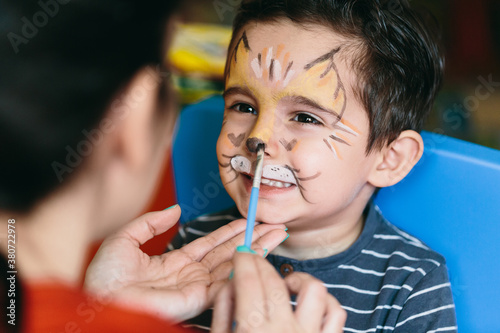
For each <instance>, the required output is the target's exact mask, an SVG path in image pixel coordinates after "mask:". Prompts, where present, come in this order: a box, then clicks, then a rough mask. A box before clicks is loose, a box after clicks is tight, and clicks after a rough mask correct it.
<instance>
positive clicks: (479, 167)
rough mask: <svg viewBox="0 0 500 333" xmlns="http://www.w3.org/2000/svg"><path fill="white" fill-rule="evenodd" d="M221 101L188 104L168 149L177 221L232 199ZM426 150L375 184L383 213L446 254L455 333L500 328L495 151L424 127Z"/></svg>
mask: <svg viewBox="0 0 500 333" xmlns="http://www.w3.org/2000/svg"><path fill="white" fill-rule="evenodd" d="M223 110H224V101H223V99H222V98H221V97H220V96H215V97H211V98H209V99H207V100H204V101H202V102H200V103H198V104H196V105H191V106H188V107H186V108H185V109H184V110H183V111H182V113H181V116H180V119H179V123H178V133H177V135H176V139H175V143H174V148H173V166H174V178H175V182H176V195H177V201H178V203H179V204H180V206H181V208H182V210H183V214H182V217H181V222H185V221H187V220H190V219H192V218H194V217H196V216H198V215H201V214H205V213H208V212H213V211H217V210H220V209H223V208H226V207H229V206H231V205H232V204H233V202H232V200H231V198H230V197H229V196H228V195H227V194H226V192H225V190H224V188H223V186H222V184H221V181H220V178H219V170H218V163H217V158H216V154H215V145H216V141H217V137H218V135H219V132H220V128H221V124H222V117H223ZM422 137H423V139H424V143H425V153H424V155H423V157H422V159H421V160H420V162H419V163H418V164H417V166H416V167H415V168H414V169H413V170H412V171H411V172H410V173H409V175H408V176H407V177H406V178H405V179H403V181H401V182H400V183H398V184H397V185H395V186H392V187H389V188H384V189H381V190H380V191H379V193H378V195H377V197H376V199H375V202H376V203H377V205H378V206H379V207H380V209H381V210H382V212H383V214H384V216H385V217H386V218H387V219H388V220H389V221H391V222H392V223H394V224H395V225H397V226H398V227H400V228H401V229H403V230H405V231H407V232H409V233H411V234H412V235H414V236H416V237H418V238H420V239H421V240H422V241H424V242H425V243H427V244H428V245H429V246H430V247H431V248H433V249H434V250H436V251H438V252H439V253H441V254H443V255H444V256H445V258H446V260H447V263H448V268H449V273H450V280H451V284H452V290H453V295H454V298H455V303H456V310H457V318H458V325H459V331H460V332H481V333H489V332H500V318H498V317H499V315H500V305H499V303H500V245H498V243H499V242H500V151H497V150H494V149H489V148H486V147H482V146H479V145H476V144H472V143H468V142H464V141H461V140H457V139H453V138H450V137H447V136H442V135H438V134H434V133H428V132H423V133H422Z"/></svg>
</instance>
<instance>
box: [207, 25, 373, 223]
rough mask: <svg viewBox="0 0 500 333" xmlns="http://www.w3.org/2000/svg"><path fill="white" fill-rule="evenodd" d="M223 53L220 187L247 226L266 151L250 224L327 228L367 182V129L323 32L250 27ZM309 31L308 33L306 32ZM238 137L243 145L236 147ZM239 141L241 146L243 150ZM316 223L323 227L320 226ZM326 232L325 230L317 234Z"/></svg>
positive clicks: (333, 44) (335, 46) (338, 47)
mask: <svg viewBox="0 0 500 333" xmlns="http://www.w3.org/2000/svg"><path fill="white" fill-rule="evenodd" d="M246 28H247V29H246V31H245V32H244V33H242V35H241V37H240V39H239V40H238V41H236V43H235V44H234V47H233V49H232V50H231V51H230V56H229V58H228V64H227V68H226V73H227V75H226V87H225V92H224V100H225V116H224V125H223V128H222V130H221V134H220V136H219V140H218V143H217V156H218V160H219V165H220V175H221V178H222V182H223V184H224V187H225V188H226V190H227V191H228V193H229V194H230V196H231V197H232V198H233V199H234V201H235V203H236V204H237V206H238V209H239V210H240V212H241V213H242V214H243V216H246V215H245V214H246V213H247V210H248V205H249V197H250V192H251V187H252V179H253V175H252V172H253V171H252V170H253V168H254V163H255V161H256V152H255V149H254V148H252V147H255V146H256V143H258V142H263V143H265V144H266V149H265V158H264V166H263V175H262V177H263V178H262V180H261V187H260V192H259V205H258V209H257V220H258V221H263V222H267V223H280V222H285V223H288V222H290V221H293V222H294V223H295V222H297V223H299V222H298V221H300V223H301V225H302V226H304V228H306V227H305V226H306V225H307V224H308V223H311V221H313V220H312V218H314V223H315V224H316V223H317V224H318V225H323V226H325V225H328V223H327V222H326V220H325V219H327V218H328V217H329V216H332V215H335V214H337V212H339V211H341V210H343V209H344V208H345V207H347V206H349V204H350V201H352V200H353V198H356V196H357V193H358V191H359V190H360V189H361V188H362V187H363V184H364V182H365V181H366V175H367V170H368V168H369V165H370V163H369V162H367V160H368V159H369V158H371V157H367V156H366V153H365V148H366V142H367V137H366V135H365V133H366V132H367V129H368V128H369V127H368V126H369V120H368V118H367V115H366V112H365V111H364V110H363V109H362V107H360V106H359V104H358V103H357V102H356V101H355V98H354V95H353V93H352V90H351V89H347V88H349V87H353V86H355V83H356V81H355V79H356V78H355V77H354V76H352V75H350V72H349V71H350V68H349V66H347V64H346V63H345V62H343V61H342V60H343V59H344V58H340V56H339V54H345V53H343V45H344V43H345V41H343V40H342V39H340V38H337V37H335V38H330V37H328V36H331V34H332V32H331V30H328V29H326V28H325V29H316V28H313V29H312V30H310V29H303V28H302V27H300V26H298V25H294V24H291V23H290V24H288V23H287V24H282V23H279V24H263V23H259V24H254V25H252V24H249V25H248V26H247V27H246ZM313 30H314V32H313ZM242 134H244V138H243V139H241V136H242ZM240 140H241V142H240ZM322 221H323V222H322ZM322 223H324V224H322Z"/></svg>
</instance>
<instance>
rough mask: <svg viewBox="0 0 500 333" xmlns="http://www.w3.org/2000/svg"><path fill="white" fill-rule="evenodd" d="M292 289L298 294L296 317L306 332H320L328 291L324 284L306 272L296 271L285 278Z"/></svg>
mask: <svg viewBox="0 0 500 333" xmlns="http://www.w3.org/2000/svg"><path fill="white" fill-rule="evenodd" d="M285 281H286V284H287V286H288V288H289V289H290V291H291V292H292V293H294V294H297V297H296V300H297V305H296V307H295V318H296V319H297V321H298V323H299V324H300V325H301V326H302V327H303V328H304V329H305V330H306V332H310V333H312V332H320V330H321V324H322V322H323V316H324V314H325V312H326V296H327V294H328V292H327V291H326V288H325V287H324V286H323V284H322V283H321V282H320V281H319V280H316V279H315V278H313V277H312V276H310V275H309V274H305V273H294V274H291V275H289V276H287V277H286V278H285Z"/></svg>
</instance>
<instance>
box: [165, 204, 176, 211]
mask: <svg viewBox="0 0 500 333" xmlns="http://www.w3.org/2000/svg"><path fill="white" fill-rule="evenodd" d="M176 206H179V204H175V205H172V206H170V207H168V208H165V209H164V211H165V210H169V209H171V208H174V207H176Z"/></svg>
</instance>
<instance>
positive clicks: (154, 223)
mask: <svg viewBox="0 0 500 333" xmlns="http://www.w3.org/2000/svg"><path fill="white" fill-rule="evenodd" d="M180 216H181V208H180V207H179V206H178V205H176V206H174V207H172V208H170V209H168V210H163V211H159V212H151V213H147V214H144V215H142V216H140V217H138V218H136V219H135V220H133V221H132V222H130V223H128V224H127V225H125V226H124V227H123V228H121V229H120V230H118V231H117V232H116V233H115V234H113V235H112V236H110V237H108V238H107V239H106V240H105V242H110V241H112V240H114V239H117V238H121V239H127V240H129V241H131V242H133V243H134V244H135V245H137V247H139V246H140V245H142V244H144V243H146V242H147V241H148V240H150V239H151V238H153V237H155V236H157V235H160V234H162V233H164V232H165V231H167V230H168V229H170V228H171V227H172V226H174V225H175V224H176V223H177V221H178V220H179V218H180Z"/></svg>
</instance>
